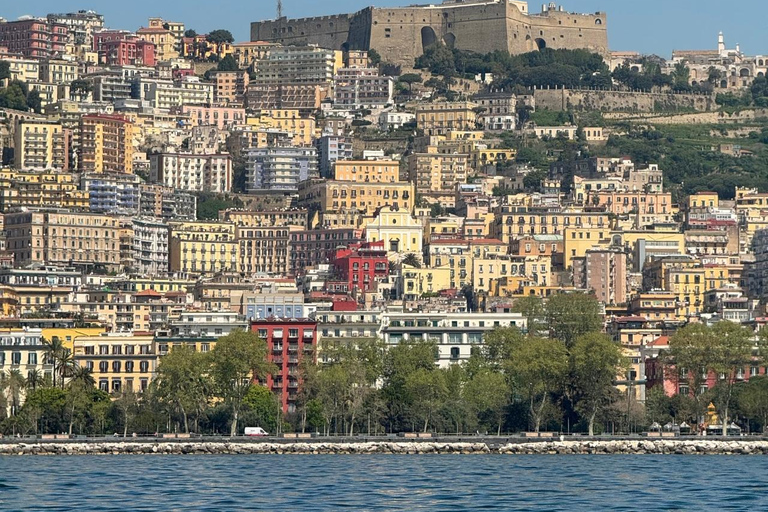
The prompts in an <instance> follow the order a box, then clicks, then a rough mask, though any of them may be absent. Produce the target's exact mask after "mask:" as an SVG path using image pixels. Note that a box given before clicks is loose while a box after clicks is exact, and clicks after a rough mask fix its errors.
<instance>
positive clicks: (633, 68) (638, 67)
mask: <svg viewBox="0 0 768 512" xmlns="http://www.w3.org/2000/svg"><path fill="white" fill-rule="evenodd" d="M629 69H630V70H631V71H634V72H635V73H639V72H640V66H632V67H631V68H629Z"/></svg>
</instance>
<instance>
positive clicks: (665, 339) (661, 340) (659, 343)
mask: <svg viewBox="0 0 768 512" xmlns="http://www.w3.org/2000/svg"><path fill="white" fill-rule="evenodd" d="M667 345H669V336H659V337H658V338H656V339H655V340H653V341H651V342H649V343H646V345H645V346H646V347H663V346H664V347H665V346H667Z"/></svg>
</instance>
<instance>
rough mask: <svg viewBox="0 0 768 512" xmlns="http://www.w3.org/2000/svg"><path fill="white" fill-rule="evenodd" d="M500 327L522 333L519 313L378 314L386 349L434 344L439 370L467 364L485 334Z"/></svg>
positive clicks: (381, 335)
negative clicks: (387, 347)
mask: <svg viewBox="0 0 768 512" xmlns="http://www.w3.org/2000/svg"><path fill="white" fill-rule="evenodd" d="M500 327H517V328H518V329H521V330H525V328H526V323H525V318H524V317H523V315H521V314H519V313H401V312H397V313H394V312H385V313H382V314H381V329H380V333H379V334H380V337H381V338H382V339H383V340H384V342H385V343H386V344H387V345H397V344H398V343H401V342H403V341H412V342H413V341H432V342H434V343H436V344H437V347H438V358H437V361H436V363H437V364H438V365H439V366H440V367H441V368H446V367H449V366H450V365H452V364H457V363H460V362H463V361H467V360H468V359H469V357H470V355H472V351H473V349H475V350H477V349H480V348H481V347H482V346H483V343H484V337H485V334H486V333H488V332H490V331H492V330H493V329H496V328H500Z"/></svg>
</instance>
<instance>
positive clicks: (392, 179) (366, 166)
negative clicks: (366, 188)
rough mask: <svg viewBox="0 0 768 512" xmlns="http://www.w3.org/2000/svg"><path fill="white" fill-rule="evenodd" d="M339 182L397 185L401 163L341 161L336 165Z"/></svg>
mask: <svg viewBox="0 0 768 512" xmlns="http://www.w3.org/2000/svg"><path fill="white" fill-rule="evenodd" d="M334 176H335V177H336V180H337V181H352V182H355V183H396V182H399V181H400V162H396V161H394V160H339V161H337V162H336V163H335V165H334Z"/></svg>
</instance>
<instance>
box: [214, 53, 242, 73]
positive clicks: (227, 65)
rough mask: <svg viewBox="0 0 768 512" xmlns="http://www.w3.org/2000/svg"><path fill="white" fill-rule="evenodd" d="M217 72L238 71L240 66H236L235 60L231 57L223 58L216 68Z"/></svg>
mask: <svg viewBox="0 0 768 512" xmlns="http://www.w3.org/2000/svg"><path fill="white" fill-rule="evenodd" d="M216 70H217V71H239V70H240V66H239V65H238V64H237V61H236V60H235V58H234V57H233V56H231V55H227V56H225V57H224V58H223V59H221V60H220V61H219V63H218V65H217V66H216Z"/></svg>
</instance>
